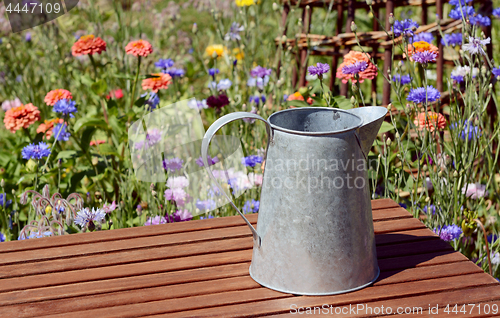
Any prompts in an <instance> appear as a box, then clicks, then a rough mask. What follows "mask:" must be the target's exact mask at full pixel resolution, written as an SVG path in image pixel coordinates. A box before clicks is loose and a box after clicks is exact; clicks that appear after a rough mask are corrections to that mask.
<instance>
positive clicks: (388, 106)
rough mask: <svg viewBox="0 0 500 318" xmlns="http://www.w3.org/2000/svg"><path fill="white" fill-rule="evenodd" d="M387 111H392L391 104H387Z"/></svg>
mask: <svg viewBox="0 0 500 318" xmlns="http://www.w3.org/2000/svg"><path fill="white" fill-rule="evenodd" d="M387 110H388V111H391V110H392V104H391V103H389V105H387Z"/></svg>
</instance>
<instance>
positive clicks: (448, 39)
mask: <svg viewBox="0 0 500 318" xmlns="http://www.w3.org/2000/svg"><path fill="white" fill-rule="evenodd" d="M462 40H463V37H462V33H451V34H445V35H444V38H442V39H441V44H443V45H445V46H450V45H451V46H455V45H462Z"/></svg>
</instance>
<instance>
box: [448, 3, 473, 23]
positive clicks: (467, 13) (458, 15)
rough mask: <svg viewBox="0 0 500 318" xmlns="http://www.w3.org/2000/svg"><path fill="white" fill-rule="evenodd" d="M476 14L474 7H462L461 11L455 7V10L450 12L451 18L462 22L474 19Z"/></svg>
mask: <svg viewBox="0 0 500 318" xmlns="http://www.w3.org/2000/svg"><path fill="white" fill-rule="evenodd" d="M474 13H476V11H475V10H474V7H471V6H466V7H462V9H460V7H455V9H453V10H451V11H450V14H449V16H450V18H452V19H455V20H462V19H465V18H468V17H472V16H473V15H474Z"/></svg>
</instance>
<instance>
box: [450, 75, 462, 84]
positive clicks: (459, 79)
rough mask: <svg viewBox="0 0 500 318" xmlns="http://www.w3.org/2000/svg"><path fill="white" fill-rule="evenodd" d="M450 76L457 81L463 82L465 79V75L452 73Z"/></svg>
mask: <svg viewBox="0 0 500 318" xmlns="http://www.w3.org/2000/svg"><path fill="white" fill-rule="evenodd" d="M450 78H451V79H452V80H454V81H455V82H457V83H462V82H463V81H464V77H463V75H453V74H452V75H450Z"/></svg>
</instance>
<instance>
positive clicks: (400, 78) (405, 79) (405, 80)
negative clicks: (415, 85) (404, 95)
mask: <svg viewBox="0 0 500 318" xmlns="http://www.w3.org/2000/svg"><path fill="white" fill-rule="evenodd" d="M392 81H393V82H398V83H399V84H400V85H406V84H410V83H411V77H410V75H400V74H396V75H394V76H393V77H392Z"/></svg>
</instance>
